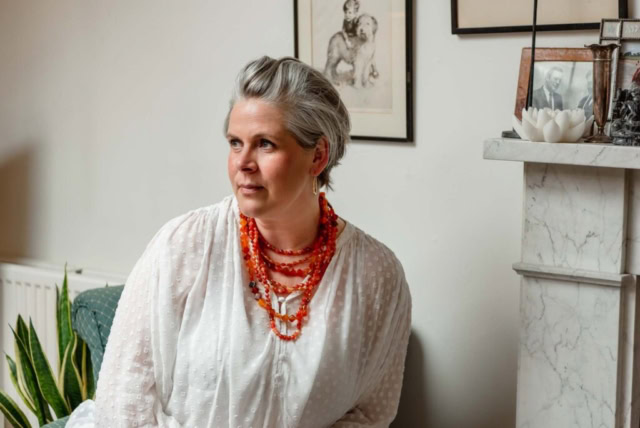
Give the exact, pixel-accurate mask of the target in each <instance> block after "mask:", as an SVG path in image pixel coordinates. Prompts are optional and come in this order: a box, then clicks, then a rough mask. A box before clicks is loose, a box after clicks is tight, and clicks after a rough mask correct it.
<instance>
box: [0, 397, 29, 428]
mask: <svg viewBox="0 0 640 428" xmlns="http://www.w3.org/2000/svg"><path fill="white" fill-rule="evenodd" d="M0 411H2V413H3V414H4V417H5V418H7V419H8V420H9V423H10V424H11V425H13V426H14V427H15V428H31V424H30V423H29V420H28V419H27V417H26V416H25V414H24V413H22V410H20V407H18V405H17V404H16V402H15V401H13V400H12V399H11V397H9V395H7V393H5V392H4V391H0Z"/></svg>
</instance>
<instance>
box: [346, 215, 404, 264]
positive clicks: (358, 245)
mask: <svg viewBox="0 0 640 428" xmlns="http://www.w3.org/2000/svg"><path fill="white" fill-rule="evenodd" d="M350 227H351V228H352V232H351V236H350V237H349V241H351V242H350V243H351V245H352V251H355V252H356V255H357V257H358V258H359V259H361V260H362V262H364V263H365V264H366V265H367V267H374V268H375V269H374V270H383V269H386V270H391V271H393V273H395V274H398V275H402V276H404V271H403V269H402V263H401V262H400V259H398V257H397V256H396V254H395V253H394V252H393V250H391V249H390V248H389V247H388V246H387V245H385V244H384V243H383V242H381V241H380V240H378V239H377V238H374V237H373V236H371V235H370V234H368V233H367V232H365V231H363V230H362V229H360V228H358V227H357V226H354V225H350Z"/></svg>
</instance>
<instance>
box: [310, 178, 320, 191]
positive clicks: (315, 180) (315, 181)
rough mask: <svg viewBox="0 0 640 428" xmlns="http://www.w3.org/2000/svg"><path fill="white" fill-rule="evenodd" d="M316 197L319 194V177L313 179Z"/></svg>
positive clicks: (312, 188)
mask: <svg viewBox="0 0 640 428" xmlns="http://www.w3.org/2000/svg"><path fill="white" fill-rule="evenodd" d="M311 190H312V191H313V194H314V195H317V194H318V177H313V185H312V187H311Z"/></svg>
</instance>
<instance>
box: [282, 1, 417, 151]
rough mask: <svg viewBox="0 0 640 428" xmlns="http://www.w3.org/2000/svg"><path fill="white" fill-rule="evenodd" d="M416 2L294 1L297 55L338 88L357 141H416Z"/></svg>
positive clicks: (353, 135)
mask: <svg viewBox="0 0 640 428" xmlns="http://www.w3.org/2000/svg"><path fill="white" fill-rule="evenodd" d="M411 3H412V0H366V1H364V0H315V1H314V0H294V24H295V25H294V26H295V56H296V58H298V59H300V60H301V61H304V62H305V63H307V64H310V65H311V66H313V67H314V68H316V69H317V70H320V71H321V72H322V73H324V75H325V76H326V77H327V78H328V79H329V80H330V81H331V82H332V83H333V84H334V85H335V87H336V88H337V90H338V92H339V93H340V97H341V98H342V100H343V102H344V103H345V105H346V106H347V108H348V109H349V113H350V115H351V124H352V127H351V133H352V136H351V137H352V138H354V139H365V140H382V141H405V142H406V141H412V140H413V123H412V122H413V117H412V116H413V100H412V93H413V88H412V49H413V46H412V37H413V35H412V34H413V33H412V26H411V23H412V19H413V18H412V10H411Z"/></svg>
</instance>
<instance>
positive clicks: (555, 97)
mask: <svg viewBox="0 0 640 428" xmlns="http://www.w3.org/2000/svg"><path fill="white" fill-rule="evenodd" d="M530 70H531V48H524V49H522V57H521V59H520V73H519V75H518V91H517V94H516V107H515V112H514V113H515V115H516V117H517V118H518V119H519V120H522V109H523V108H524V107H525V105H526V103H527V92H528V89H529V75H530ZM533 73H534V75H533V96H532V102H533V107H535V108H545V107H549V108H551V109H557V110H562V109H574V108H584V109H585V114H587V117H589V116H591V114H592V112H591V114H590V112H589V111H588V109H589V106H592V104H593V103H592V100H593V94H592V92H593V53H592V52H591V49H588V48H536V62H535V64H534V71H533ZM590 101H591V102H590ZM591 108H593V107H591Z"/></svg>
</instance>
